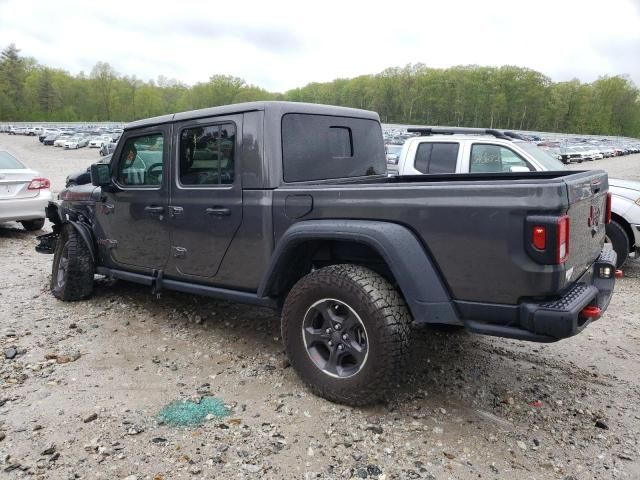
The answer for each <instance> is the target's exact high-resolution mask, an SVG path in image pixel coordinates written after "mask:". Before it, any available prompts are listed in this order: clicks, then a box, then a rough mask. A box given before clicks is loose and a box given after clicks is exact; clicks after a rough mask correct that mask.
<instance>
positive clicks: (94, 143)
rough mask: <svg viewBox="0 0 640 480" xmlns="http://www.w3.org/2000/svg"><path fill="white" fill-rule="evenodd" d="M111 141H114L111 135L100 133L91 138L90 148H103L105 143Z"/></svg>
mask: <svg viewBox="0 0 640 480" xmlns="http://www.w3.org/2000/svg"><path fill="white" fill-rule="evenodd" d="M111 142H113V139H112V138H111V137H110V136H108V135H100V136H98V137H94V138H92V139H91V141H90V142H89V148H101V147H102V146H103V145H105V144H107V143H111Z"/></svg>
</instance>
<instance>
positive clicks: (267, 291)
mask: <svg viewBox="0 0 640 480" xmlns="http://www.w3.org/2000/svg"><path fill="white" fill-rule="evenodd" d="M331 246H333V247H335V246H338V247H339V248H340V247H345V246H351V248H350V249H349V250H350V252H351V253H353V252H356V253H357V254H361V255H363V258H362V261H359V259H358V258H357V257H354V260H353V261H352V262H351V263H355V264H360V265H363V266H366V267H369V268H371V269H372V270H375V271H378V273H381V274H382V275H383V276H386V277H387V278H388V279H389V280H390V281H391V282H392V283H394V284H396V285H397V288H398V290H399V292H400V294H401V295H402V296H403V297H404V299H405V301H406V303H407V306H408V307H409V310H410V311H411V313H412V316H413V318H414V320H415V321H416V322H418V323H445V324H455V325H461V324H462V322H461V321H460V319H459V316H458V314H457V311H456V309H455V307H454V306H453V303H452V302H451V296H450V294H449V290H448V287H447V285H446V283H445V282H444V280H443V279H442V277H441V275H440V273H439V271H438V269H437V267H436V265H435V263H434V262H433V260H432V258H431V255H430V254H429V252H428V251H427V250H426V248H425V247H424V246H423V245H422V244H421V242H420V241H419V240H418V238H416V236H415V235H414V234H413V232H411V231H410V230H409V229H408V228H407V227H404V226H402V225H398V224H395V223H390V222H376V221H366V220H308V221H304V222H299V223H296V224H294V225H292V226H291V227H289V229H288V230H287V231H286V232H285V233H284V234H283V235H282V237H281V238H280V240H279V241H278V243H277V245H276V248H275V251H274V253H273V256H272V261H271V264H270V266H269V268H268V269H267V272H266V274H265V276H264V277H263V280H262V282H261V284H260V286H259V288H258V295H259V296H265V297H267V296H271V297H279V298H282V297H284V296H285V295H286V294H287V293H288V291H289V290H290V289H291V287H292V286H293V284H295V282H296V281H297V280H299V279H300V278H302V276H304V275H306V274H307V273H309V272H310V271H311V269H312V268H313V267H314V259H318V258H320V261H326V262H328V263H327V264H332V263H348V262H344V261H343V260H342V259H341V258H340V257H339V256H338V257H337V258H331V256H329V257H328V258H326V259H325V258H324V257H322V255H320V257H318V255H317V254H318V252H320V253H322V249H326V248H327V247H329V248H330V247H331ZM336 260H337V261H336ZM322 266H324V265H322ZM381 270H382V271H381ZM385 270H386V271H385Z"/></svg>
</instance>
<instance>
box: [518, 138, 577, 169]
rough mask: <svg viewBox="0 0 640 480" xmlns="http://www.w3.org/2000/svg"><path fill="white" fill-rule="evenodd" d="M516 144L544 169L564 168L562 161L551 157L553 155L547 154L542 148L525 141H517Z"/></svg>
mask: <svg viewBox="0 0 640 480" xmlns="http://www.w3.org/2000/svg"><path fill="white" fill-rule="evenodd" d="M518 146H519V147H520V148H522V149H523V150H524V151H525V152H527V153H528V154H529V155H531V156H532V157H533V158H535V159H536V160H537V161H538V162H539V163H540V164H541V165H542V166H543V167H544V169H545V170H566V169H567V167H565V165H564V163H562V162H561V161H560V160H558V159H557V158H553V156H551V155H549V154H548V153H547V152H545V151H544V150H541V149H539V148H538V147H536V146H535V145H533V144H531V143H527V142H521V143H518Z"/></svg>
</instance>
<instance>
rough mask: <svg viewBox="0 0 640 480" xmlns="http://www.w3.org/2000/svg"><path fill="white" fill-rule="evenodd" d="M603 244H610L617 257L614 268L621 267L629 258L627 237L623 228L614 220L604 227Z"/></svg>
mask: <svg viewBox="0 0 640 480" xmlns="http://www.w3.org/2000/svg"><path fill="white" fill-rule="evenodd" d="M605 242H607V243H610V244H611V246H612V247H613V249H614V250H615V252H616V254H617V255H618V259H617V260H616V267H618V268H620V267H622V265H624V262H625V261H626V260H627V257H628V256H629V236H628V235H627V232H625V231H624V227H623V226H622V225H620V224H619V223H618V222H616V221H615V220H612V221H611V223H608V224H607V225H606V237H605Z"/></svg>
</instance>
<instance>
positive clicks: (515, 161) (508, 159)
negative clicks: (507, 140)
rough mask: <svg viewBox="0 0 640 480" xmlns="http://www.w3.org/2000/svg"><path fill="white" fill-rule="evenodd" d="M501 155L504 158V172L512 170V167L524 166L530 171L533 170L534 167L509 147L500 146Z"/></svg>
mask: <svg viewBox="0 0 640 480" xmlns="http://www.w3.org/2000/svg"><path fill="white" fill-rule="evenodd" d="M500 157H501V159H502V171H503V172H511V171H512V170H511V167H524V168H526V169H528V170H529V171H533V167H531V165H529V163H528V162H527V161H526V160H524V159H523V158H521V157H520V155H518V154H517V153H515V152H514V151H512V150H509V149H508V148H504V147H500Z"/></svg>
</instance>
